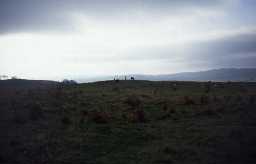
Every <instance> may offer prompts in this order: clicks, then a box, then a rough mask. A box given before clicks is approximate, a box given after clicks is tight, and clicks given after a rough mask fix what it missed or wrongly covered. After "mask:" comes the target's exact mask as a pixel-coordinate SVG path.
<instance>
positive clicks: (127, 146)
mask: <svg viewBox="0 0 256 164" xmlns="http://www.w3.org/2000/svg"><path fill="white" fill-rule="evenodd" d="M16 83H17V80H15V81H12V80H6V81H0V128H1V129H0V130H1V131H0V163H1V164H16V163H17V164H58V163H61V164H65V163H68V164H69V163H74V164H77V163H78V164H79V163H84V164H126V163H127V164H128V163H129V164H134V163H139V164H150V163H153V164H175V163H179V164H180V163H192V164H193V163H194V164H200V163H202V164H215V163H216V164H227V163H232V164H246V163H247V164H254V163H256V83H230V82H229V83H210V82H208V83H207V82H205V83H199V82H149V81H136V80H135V81H118V82H117V81H105V82H96V83H88V84H79V85H75V84H74V85H64V86H63V85H60V84H58V83H54V82H40V84H38V82H30V84H29V85H27V83H28V81H19V85H16Z"/></svg>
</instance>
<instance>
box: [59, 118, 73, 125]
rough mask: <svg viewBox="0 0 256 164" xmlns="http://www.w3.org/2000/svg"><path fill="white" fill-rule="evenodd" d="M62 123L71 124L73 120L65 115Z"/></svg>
mask: <svg viewBox="0 0 256 164" xmlns="http://www.w3.org/2000/svg"><path fill="white" fill-rule="evenodd" d="M61 123H62V124H64V125H70V124H72V121H71V119H70V118H69V117H67V116H63V117H62V118H61Z"/></svg>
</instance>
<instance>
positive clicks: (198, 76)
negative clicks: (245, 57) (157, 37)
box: [135, 68, 256, 81]
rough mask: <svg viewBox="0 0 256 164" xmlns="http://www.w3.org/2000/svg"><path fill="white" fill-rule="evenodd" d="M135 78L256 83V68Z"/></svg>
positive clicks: (138, 77) (139, 78) (137, 76)
mask: <svg viewBox="0 0 256 164" xmlns="http://www.w3.org/2000/svg"><path fill="white" fill-rule="evenodd" d="M135 78H136V79H138V80H152V81H169V80H177V81H209V80H211V81H256V68H241V69H238V68H225V69H214V70H208V71H200V72H183V73H176V74H169V75H135Z"/></svg>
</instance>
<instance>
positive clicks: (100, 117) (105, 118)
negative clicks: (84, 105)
mask: <svg viewBox="0 0 256 164" xmlns="http://www.w3.org/2000/svg"><path fill="white" fill-rule="evenodd" d="M89 117H90V119H91V120H92V121H93V122H95V123H98V124H104V123H108V122H109V120H110V116H109V115H108V114H106V113H105V112H92V113H90V115H89Z"/></svg>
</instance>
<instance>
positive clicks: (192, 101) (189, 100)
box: [184, 96, 195, 105]
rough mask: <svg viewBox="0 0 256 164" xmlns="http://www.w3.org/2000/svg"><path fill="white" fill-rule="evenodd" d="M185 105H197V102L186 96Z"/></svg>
mask: <svg viewBox="0 0 256 164" xmlns="http://www.w3.org/2000/svg"><path fill="white" fill-rule="evenodd" d="M184 105H195V102H194V100H192V99H191V98H190V97H189V96H185V97H184Z"/></svg>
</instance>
